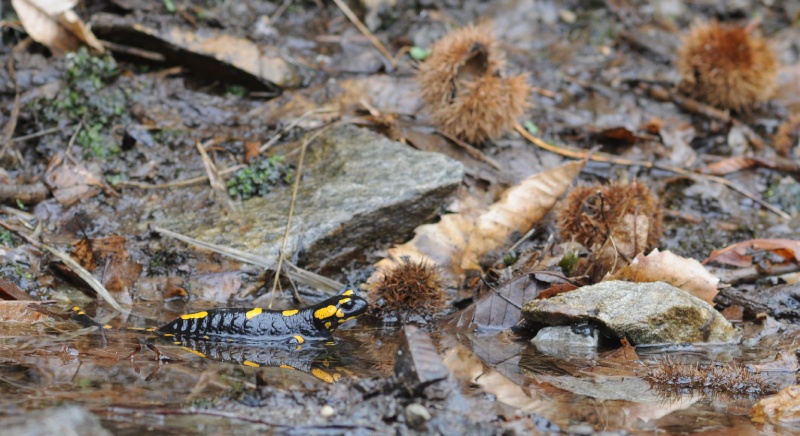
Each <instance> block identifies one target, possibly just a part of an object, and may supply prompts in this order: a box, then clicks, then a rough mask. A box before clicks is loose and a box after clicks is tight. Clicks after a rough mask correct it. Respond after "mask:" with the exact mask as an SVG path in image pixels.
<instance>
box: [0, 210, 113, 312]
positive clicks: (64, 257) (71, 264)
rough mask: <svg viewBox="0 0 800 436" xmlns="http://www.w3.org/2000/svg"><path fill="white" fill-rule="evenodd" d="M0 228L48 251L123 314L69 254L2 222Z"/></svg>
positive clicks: (109, 294)
mask: <svg viewBox="0 0 800 436" xmlns="http://www.w3.org/2000/svg"><path fill="white" fill-rule="evenodd" d="M0 226H2V227H4V228H6V229H8V230H10V231H12V232H14V234H16V235H17V236H19V237H21V238H22V239H25V241H26V242H28V243H29V244H31V245H32V246H33V247H35V248H38V249H45V250H47V251H49V252H50V253H51V254H52V255H53V256H55V257H57V258H58V259H60V260H61V261H62V262H64V264H65V265H66V266H67V268H69V269H70V270H72V272H74V273H75V274H77V275H78V277H80V278H81V279H83V281H84V282H86V284H87V285H89V287H91V288H92V289H94V291H95V292H97V295H99V296H100V297H102V298H103V300H106V302H107V303H108V304H109V305H111V307H113V308H114V309H115V310H116V311H117V312H124V310H123V309H122V306H120V305H119V303H117V300H116V299H114V297H113V296H112V295H111V293H109V292H108V290H107V289H106V288H105V286H103V284H102V283H100V282H99V281H98V280H97V279H96V278H94V276H93V275H92V273H90V272H89V271H87V270H86V268H84V267H82V266H81V265H80V264H79V263H78V262H76V261H75V260H74V259H73V258H72V257H70V255H69V254H67V253H65V252H63V251H61V250H58V249H56V248H54V247H51V246H49V245H47V244H44V243H41V242H39V241H37V240H35V239H33V238H31V237H30V236H28V235H27V234H26V233H25V232H22V231H21V230H19V229H17V228H15V227H14V226H11V225H9V224H6V223H4V222H2V221H0Z"/></svg>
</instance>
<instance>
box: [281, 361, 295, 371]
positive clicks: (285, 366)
mask: <svg viewBox="0 0 800 436" xmlns="http://www.w3.org/2000/svg"><path fill="white" fill-rule="evenodd" d="M280 367H281V368H283V369H291V370H292V371H297V369H295V367H293V366H289V365H287V364H285V363H284V364H282V365H281V366H280Z"/></svg>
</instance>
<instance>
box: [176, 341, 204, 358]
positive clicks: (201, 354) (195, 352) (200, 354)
mask: <svg viewBox="0 0 800 436" xmlns="http://www.w3.org/2000/svg"><path fill="white" fill-rule="evenodd" d="M176 344H180V342H176ZM181 348H183V349H184V350H186V351H188V352H190V353H192V354H196V355H198V356H200V357H206V355H205V354H203V353H201V352H199V351H197V350H194V349H192V348H189V347H181Z"/></svg>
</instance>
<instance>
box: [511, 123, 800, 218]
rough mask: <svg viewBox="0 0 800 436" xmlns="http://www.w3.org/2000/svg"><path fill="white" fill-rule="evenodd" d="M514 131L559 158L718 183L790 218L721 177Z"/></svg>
mask: <svg viewBox="0 0 800 436" xmlns="http://www.w3.org/2000/svg"><path fill="white" fill-rule="evenodd" d="M514 129H515V130H516V131H517V132H519V134H520V135H522V136H523V137H524V138H525V139H527V140H528V141H530V142H532V143H533V144H534V145H536V146H538V147H540V148H542V149H545V150H547V151H550V152H553V153H556V154H559V155H561V156H566V157H571V158H575V159H589V160H591V161H595V162H608V163H613V164H617V165H636V166H642V167H644V168H657V169H660V170H664V171H669V172H672V173H676V174H680V175H683V176H686V177H689V178H692V179H695V180H697V179H706V180H710V181H712V182H715V183H719V184H721V185H725V186H727V187H729V188H731V189H733V190H734V191H736V192H738V193H740V194H742V195H744V196H745V197H747V198H749V199H751V200H753V201H755V202H756V203H758V204H760V205H761V206H763V207H764V208H765V209H767V210H769V211H770V212H773V213H774V214H776V215H778V216H779V217H781V218H783V219H785V220H788V219H790V218H791V216H790V215H789V214H787V213H786V212H784V211H782V210H780V209H779V208H778V207H775V206H773V205H771V204H769V203H767V202H766V201H764V200H763V199H761V197H759V196H758V195H756V194H753V193H751V192H750V191H748V190H747V189H745V188H744V187H742V186H739V185H738V184H736V183H734V182H731V181H730V180H727V179H724V178H722V177H717V176H711V175H707V174H698V173H694V172H691V171H688V170H685V169H683V168H678V167H674V166H671V165H661V164H655V163H652V162H641V161H634V160H630V159H623V158H619V157H615V156H610V155H608V154H606V153H600V152H596V153H590V152H586V151H581V150H573V149H569V148H566V147H559V146H555V145H552V144H548V143H546V142H544V141H542V140H541V139H539V138H537V137H535V136H533V135H531V134H530V133H528V131H527V130H525V128H524V127H522V126H521V125H520V124H519V123H515V124H514Z"/></svg>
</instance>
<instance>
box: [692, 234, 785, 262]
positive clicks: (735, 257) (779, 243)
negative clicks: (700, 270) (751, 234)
mask: <svg viewBox="0 0 800 436" xmlns="http://www.w3.org/2000/svg"><path fill="white" fill-rule="evenodd" d="M751 249H752V250H756V251H770V252H772V253H774V254H776V255H778V256H780V257H782V258H784V259H785V260H786V261H794V262H800V241H795V240H791V239H750V240H747V241H742V242H738V243H736V244H733V245H730V246H727V247H725V248H723V249H720V250H714V252H712V253H711V255H710V256H708V258H707V259H706V260H704V261H703V265H705V264H707V263H708V262H711V261H712V260H713V261H714V262H717V263H721V264H723V265H732V266H736V267H740V268H744V267H747V266H750V265H752V264H753V256H751V255H748V254H747V252H748V251H749V250H751Z"/></svg>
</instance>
